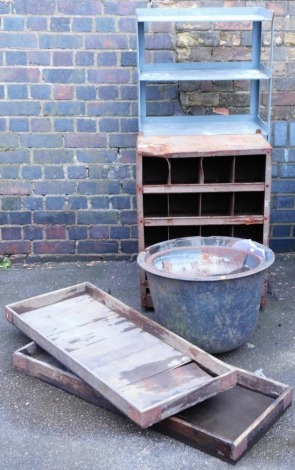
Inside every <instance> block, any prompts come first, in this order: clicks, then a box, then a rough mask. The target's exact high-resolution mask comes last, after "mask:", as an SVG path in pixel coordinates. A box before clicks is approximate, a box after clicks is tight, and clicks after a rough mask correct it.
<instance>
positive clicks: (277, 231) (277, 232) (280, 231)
mask: <svg viewBox="0 0 295 470" xmlns="http://www.w3.org/2000/svg"><path fill="white" fill-rule="evenodd" d="M272 236H273V237H290V236H291V225H275V226H274V227H273V229H272Z"/></svg>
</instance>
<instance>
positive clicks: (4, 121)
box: [0, 118, 7, 132]
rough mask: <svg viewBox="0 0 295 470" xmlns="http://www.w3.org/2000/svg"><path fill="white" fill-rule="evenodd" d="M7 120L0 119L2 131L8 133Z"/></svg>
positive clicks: (0, 129)
mask: <svg viewBox="0 0 295 470" xmlns="http://www.w3.org/2000/svg"><path fill="white" fill-rule="evenodd" d="M6 121H7V120H6V119H5V118H0V131H1V132H3V131H6V130H7V122H6Z"/></svg>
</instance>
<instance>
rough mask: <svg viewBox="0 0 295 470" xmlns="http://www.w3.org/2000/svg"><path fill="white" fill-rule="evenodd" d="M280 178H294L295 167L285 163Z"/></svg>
mask: <svg viewBox="0 0 295 470" xmlns="http://www.w3.org/2000/svg"><path fill="white" fill-rule="evenodd" d="M280 176H281V177H282V178H294V176H295V165H294V164H290V163H284V164H282V165H281V168H280Z"/></svg>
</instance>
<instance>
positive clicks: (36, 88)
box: [31, 85, 51, 100]
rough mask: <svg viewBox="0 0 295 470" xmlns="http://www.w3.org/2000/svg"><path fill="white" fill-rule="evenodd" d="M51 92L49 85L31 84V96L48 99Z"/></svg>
mask: <svg viewBox="0 0 295 470" xmlns="http://www.w3.org/2000/svg"><path fill="white" fill-rule="evenodd" d="M50 94H51V87H50V86H49V85H31V97H32V98H34V99H38V100H48V99H49V98H50Z"/></svg>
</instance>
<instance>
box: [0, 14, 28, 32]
mask: <svg viewBox="0 0 295 470" xmlns="http://www.w3.org/2000/svg"><path fill="white" fill-rule="evenodd" d="M24 29H25V18H24V17H22V16H6V17H4V18H3V30H4V31H24Z"/></svg>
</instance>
